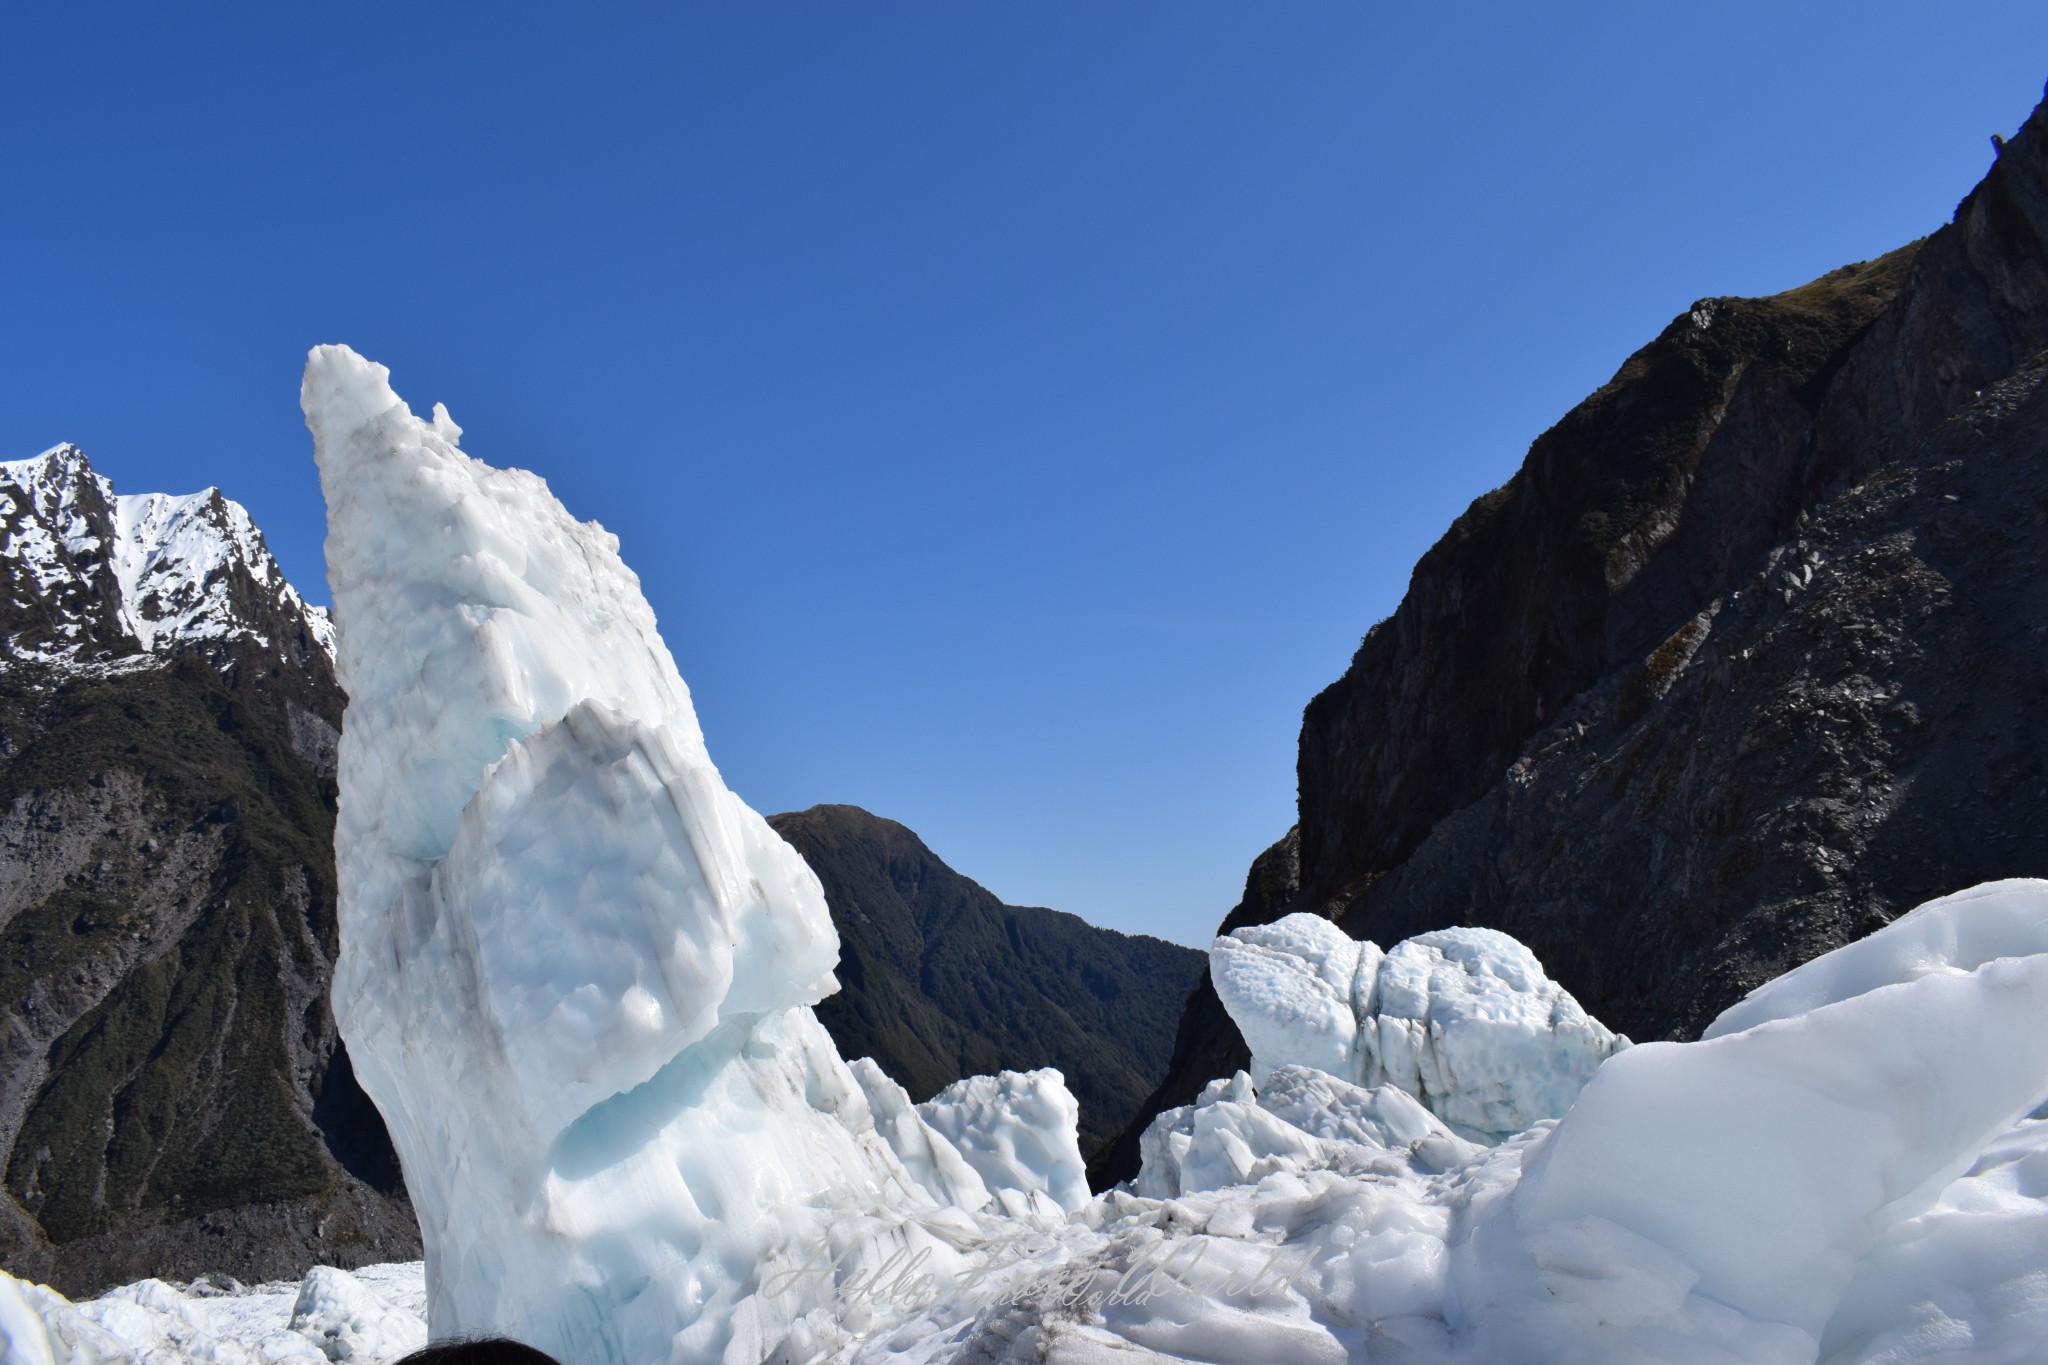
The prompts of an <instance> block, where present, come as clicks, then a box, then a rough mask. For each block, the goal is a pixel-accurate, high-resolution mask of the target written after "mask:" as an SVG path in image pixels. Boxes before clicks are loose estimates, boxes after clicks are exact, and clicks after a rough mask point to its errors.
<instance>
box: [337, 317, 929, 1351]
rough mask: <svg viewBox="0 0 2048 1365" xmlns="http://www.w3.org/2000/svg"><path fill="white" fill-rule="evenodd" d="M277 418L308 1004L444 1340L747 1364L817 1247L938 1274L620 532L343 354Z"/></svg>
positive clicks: (805, 894)
mask: <svg viewBox="0 0 2048 1365" xmlns="http://www.w3.org/2000/svg"><path fill="white" fill-rule="evenodd" d="M302 399H303V405H304V407H305V411H306V421H307V425H308V426H309V427H310V428H311V429H312V432H313V437H314V445H315V453H316V457H317V459H318V461H319V465H320V473H321V484H322V488H323V490H324V491H325V493H326V496H327V502H328V542H327V551H328V574H329V582H330V585H331V587H332V589H333V593H334V604H335V606H334V614H335V620H336V625H337V627H338V630H339V637H340V638H339V649H338V653H337V669H338V672H339V676H340V680H341V683H342V686H343V687H344V688H345V689H346V690H347V692H348V695H349V708H348V713H347V722H346V726H345V729H344V734H343V739H342V745H341V759H340V763H341V774H340V775H341V790H342V797H341V806H340V811H339V816H338V820H337V828H336V837H335V843H336V856H337V863H338V868H339V874H340V884H341V903H340V918H341V936H342V949H341V956H340V959H339V961H338V963H337V966H336V971H335V981H334V1004H335V1013H336V1016H337V1019H338V1020H339V1022H340V1025H341V1029H342V1032H343V1034H344V1036H345V1037H346V1038H347V1039H348V1044H349V1051H350V1055H351V1058H352V1059H353V1060H354V1062H355V1066H356V1071H357V1074H358V1076H359V1077H360V1078H361V1080H362V1083H363V1086H364V1088H365V1089H366V1090H367V1091H368V1092H369V1093H370V1095H371V1097H372V1098H373V1099H375V1100H376V1101H377V1104H378V1107H379V1108H380V1109H381V1110H382V1111H383V1113H384V1115H385V1118H386V1120H387V1123H388V1125H389V1127H390V1130H391V1136H392V1140H393V1143H394V1145H395V1146H396V1147H397V1149H398V1152H399V1155H400V1158H401V1160H402V1161H403V1163H404V1167H405V1173H406V1183H407V1187H408V1189H409V1190H410V1192H411V1195H412V1199H413V1204H414V1206H415V1208H416V1209H417V1211H418V1213H419V1217H420V1223H421V1231H422V1234H423V1237H424V1241H425V1245H426V1250H427V1261H426V1267H427V1270H426V1275H427V1288H428V1300H429V1321H430V1323H431V1325H432V1327H433V1330H434V1332H435V1333H436V1335H440V1336H446V1335H451V1334H469V1333H475V1332H479V1331H498V1332H507V1333H510V1334H512V1335H515V1336H519V1337H521V1338H522V1339H525V1340H528V1341H531V1342H532V1343H533V1344H535V1345H537V1346H540V1347H541V1348H543V1349H545V1350H549V1351H551V1352H553V1353H555V1354H557V1355H559V1356H560V1357H562V1358H563V1359H565V1360H573V1361H578V1362H585V1363H587V1365H598V1362H602V1361H630V1362H645V1361H655V1360H666V1359H670V1358H674V1359H678V1360H727V1361H734V1362H740V1361H744V1362H753V1361H757V1360H760V1359H761V1358H763V1357H765V1356H766V1355H768V1354H770V1353H771V1352H772V1351H774V1350H775V1349H776V1348H777V1346H778V1343H780V1342H782V1341H783V1339H784V1338H785V1337H786V1336H787V1335H788V1334H789V1333H790V1332H791V1331H793V1330H796V1325H797V1323H798V1321H799V1320H800V1319H803V1318H804V1317H805V1316H806V1315H807V1314H809V1313H811V1312H812V1311H813V1310H814V1309H819V1308H821V1307H823V1308H826V1309H828V1310H829V1308H830V1303H829V1300H830V1298H831V1293H830V1291H831V1284H830V1277H829V1276H828V1277H823V1279H822V1282H821V1279H820V1277H816V1276H811V1277H788V1276H780V1275H778V1273H777V1272H778V1269H779V1268H783V1267H788V1266H792V1265H799V1264H804V1263H807V1262H808V1261H809V1259H810V1258H811V1257H812V1256H813V1254H814V1253H815V1252H816V1250H817V1249H819V1248H821V1247H828V1246H829V1247H831V1248H833V1250H834V1253H835V1255H837V1254H839V1253H840V1252H845V1253H846V1256H847V1258H848V1259H847V1260H846V1262H845V1264H846V1266H847V1267H858V1266H859V1265H861V1264H864V1262H865V1258H867V1257H868V1256H870V1255H874V1256H876V1257H881V1258H886V1257H887V1256H888V1255H889V1254H891V1252H893V1251H896V1250H901V1249H903V1248H905V1247H911V1246H915V1247H918V1248H920V1249H924V1250H926V1251H927V1253H928V1255H929V1256H931V1257H933V1258H935V1263H936V1264H938V1265H941V1266H944V1265H949V1264H952V1263H953V1262H955V1261H957V1260H958V1259H959V1257H958V1255H957V1252H956V1250H955V1249H954V1248H953V1247H952V1246H951V1244H950V1243H948V1242H946V1240H945V1238H944V1237H937V1238H936V1240H935V1234H933V1233H932V1232H931V1231H930V1230H929V1229H926V1228H924V1227H922V1226H921V1225H920V1224H919V1223H918V1221H917V1219H918V1216H919V1215H922V1214H928V1213H930V1212H931V1211H932V1210H933V1209H934V1207H935V1202H934V1200H933V1198H932V1197H930V1196H929V1195H924V1194H920V1195H919V1196H918V1197H912V1196H911V1195H910V1193H908V1192H910V1191H913V1190H920V1189H921V1187H918V1185H917V1182H916V1181H915V1180H913V1179H912V1178H911V1177H910V1176H909V1175H908V1173H907V1172H906V1171H905V1168H904V1166H903V1164H902V1162H901V1161H899V1160H898V1159H897V1157H896V1155H895V1154H894V1152H893V1151H892V1150H891V1148H890V1146H889V1144H888V1142H887V1141H886V1140H885V1139H884V1138H883V1136H882V1135H880V1134H878V1133H877V1131H876V1129H875V1127H874V1124H873V1121H872V1115H871V1111H870V1108H869V1103H868V1100H867V1097H866V1093H865V1092H864V1091H863V1089H862V1087H861V1085H860V1083H859V1082H858V1080H857V1079H856V1078H855V1077H854V1075H853V1073H852V1072H850V1071H849V1070H848V1068H847V1067H846V1065H845V1064H844V1063H843V1062H842V1061H841V1060H840V1058H839V1056H838V1054H837V1053H836V1052H835V1051H834V1049H833V1047H832V1044H831V1041H830V1040H829V1039H828V1038H827V1037H826V1035H825V1032H824V1030H823V1029H822V1028H821V1027H820V1026H819V1024H818V1022H817V1019H816V1018H815V1016H814V1015H813V1014H812V1013H811V1011H810V1008H809V1006H810V1005H812V1004H813V1003H815V1002H816V1001H817V1000H818V999H820V998H821V997H822V996H824V995H825V994H826V993H827V992H828V991H830V990H832V989H834V987H835V982H834V979H833V975H832V969H833V967H834V964H835V963H836V961H837V957H838V939H837V935H836V934H835V933H834V931H833V928H832V924H831V920H830V917H829V916H828V914H827V912H826V909H825V902H824V897H823V894H822V892H821V890H820V888H819V885H818V881H817V878H816V877H815V876H813V875H812V873H811V871H810V869H809V868H808V867H807V866H805V864H804V862H803V860H802V859H801V858H799V857H798V856H797V855H796V853H795V852H794V850H792V849H791V848H790V847H789V846H788V845H787V844H785V843H784V842H783V841H782V839H781V838H780V837H779V836H778V835H776V834H775V833H774V831H772V830H771V829H769V828H768V825H767V823H766V822H765V821H763V820H762V819H761V818H760V817H759V816H758V815H756V814H755V813H754V812H753V811H752V810H750V809H748V808H747V807H746V806H745V805H744V804H743V803H742V802H741V801H740V800H739V799H738V798H737V797H735V796H734V795H733V794H732V793H731V792H730V791H728V790H727V789H726V787H725V784H724V783H723V782H722V781H721V780H720V779H719V776H718V772H717V769H716V768H714V767H713V766H712V764H711V761H710V758H709V757H708V755H707V754H706V753H705V749H704V742H703V736H702V733H701V731H700V730H699V729H698V726H697V720H696V717H695V714H694V712H693V711H692V709H691V705H690V696H689V691H688V689H687V688H686V687H685V686H684V684H683V681H682V678H681V677H680V676H679V675H678V674H677V672H676V668H675V664H674V661H673V660H672V658H671V657H670V655H669V652H668V650H667V648H666V647H665V646H664V645H663V644H662V642H661V639H660V637H659V635H658V634H657V633H656V630H655V625H654V617H653V613H652V612H651V611H650V610H649V609H648V606H647V603H646V600H645V599H644V598H643V597H642V596H641V593H640V590H639V583H638V580H637V579H635V578H634V576H633V574H632V572H631V571H630V570H628V569H627V568H626V566H625V565H624V564H623V563H622V562H620V559H619V556H618V545H617V541H616V540H615V539H614V538H613V537H612V536H610V535H608V534H607V533H605V532H604V531H603V530H602V529H601V528H600V527H598V526H596V525H595V524H591V523H581V522H577V521H576V520H574V519H573V518H571V517H570V516H569V515H568V514H567V513H566V512H565V511H564V510H563V509H562V507H561V505H560V504H559V503H557V502H556V501H555V500H554V498H553V497H552V496H550V495H549V493H548V491H547V487H546V485H545V484H544V483H542V481H541V480H540V479H538V478H537V477H535V476H534V475H532V474H529V473H525V472H523V471H518V470H497V469H492V468H490V467H488V466H486V465H484V464H482V463H481V462H479V461H476V460H473V459H471V458H470V457H469V456H467V455H465V454H464V453H462V452H461V451H460V450H459V449H457V448H456V446H455V444H454V439H455V437H456V436H457V435H458V434H459V433H458V430H457V428H456V427H455V426H454V424H453V422H452V421H450V420H448V418H447V415H446V411H445V410H444V409H437V411H436V417H435V420H433V421H431V422H429V421H422V420H420V419H419V418H416V417H414V416H413V415H412V413H411V412H410V411H409V410H408V409H407V407H406V406H405V404H404V403H403V402H401V401H400V400H399V398H398V396H397V395H396V394H395V393H393V392H392V390H391V388H390V385H389V384H388V382H387V372H386V371H385V370H384V369H383V367H381V366H377V365H373V364H371V363H370V362H368V361H366V360H364V359H362V358H361V357H360V356H358V355H356V354H355V353H354V352H352V351H349V350H347V349H346V348H343V347H320V348H318V349H316V350H315V351H314V352H313V354H312V356H311V357H310V359H309V360H308V362H307V366H306V376H305V384H304V389H303V394H302ZM764 1281H767V1282H771V1283H772V1284H773V1285H775V1286H776V1289H775V1290H774V1292H764V1291H763V1288H762V1286H763V1283H764ZM804 1330H805V1331H806V1332H809V1331H811V1330H813V1329H811V1328H806V1329H804ZM806 1339H808V1338H806Z"/></svg>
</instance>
